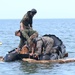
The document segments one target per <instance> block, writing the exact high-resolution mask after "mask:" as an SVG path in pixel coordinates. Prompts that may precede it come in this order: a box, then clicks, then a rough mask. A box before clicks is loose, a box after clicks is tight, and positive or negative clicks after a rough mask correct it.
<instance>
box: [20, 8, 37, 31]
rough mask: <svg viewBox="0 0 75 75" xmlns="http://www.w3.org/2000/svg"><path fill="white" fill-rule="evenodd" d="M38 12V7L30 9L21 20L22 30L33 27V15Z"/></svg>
mask: <svg viewBox="0 0 75 75" xmlns="http://www.w3.org/2000/svg"><path fill="white" fill-rule="evenodd" d="M36 13H37V11H36V9H32V10H31V11H28V12H27V13H26V14H25V15H24V16H23V18H22V20H21V21H20V30H24V29H30V28H32V22H33V20H32V19H33V17H34V15H35V14H36Z"/></svg>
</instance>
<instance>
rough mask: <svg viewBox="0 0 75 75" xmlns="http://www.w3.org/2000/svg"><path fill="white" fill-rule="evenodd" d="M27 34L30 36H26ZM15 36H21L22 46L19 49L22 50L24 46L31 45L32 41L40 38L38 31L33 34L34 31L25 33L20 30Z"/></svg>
mask: <svg viewBox="0 0 75 75" xmlns="http://www.w3.org/2000/svg"><path fill="white" fill-rule="evenodd" d="M25 33H27V34H29V35H26V34H25ZM15 36H19V37H20V44H19V46H18V48H20V49H21V48H22V47H23V46H24V45H29V43H30V42H31V39H33V38H36V37H38V33H37V32H36V31H34V32H32V31H25V32H24V31H23V33H22V32H21V31H20V30H18V31H16V32H15Z"/></svg>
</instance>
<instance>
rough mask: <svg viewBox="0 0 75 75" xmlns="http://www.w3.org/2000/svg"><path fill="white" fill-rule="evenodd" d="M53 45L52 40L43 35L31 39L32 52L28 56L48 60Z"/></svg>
mask: <svg viewBox="0 0 75 75" xmlns="http://www.w3.org/2000/svg"><path fill="white" fill-rule="evenodd" d="M53 45H54V40H53V39H52V38H50V37H47V36H43V37H40V38H36V39H33V40H32V44H31V46H32V49H31V50H32V53H31V54H30V56H34V59H36V58H38V59H40V60H42V59H43V60H49V59H50V54H51V53H52V51H51V49H52V47H53Z"/></svg>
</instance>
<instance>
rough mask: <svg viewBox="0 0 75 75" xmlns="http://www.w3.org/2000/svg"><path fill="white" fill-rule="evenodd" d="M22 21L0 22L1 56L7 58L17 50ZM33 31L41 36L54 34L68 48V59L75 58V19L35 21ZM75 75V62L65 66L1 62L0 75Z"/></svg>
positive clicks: (2, 20) (3, 20)
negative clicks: (10, 52) (18, 33)
mask: <svg viewBox="0 0 75 75" xmlns="http://www.w3.org/2000/svg"><path fill="white" fill-rule="evenodd" d="M19 27H20V20H18V19H8V20H6V19H1V20H0V41H1V42H2V45H0V56H5V54H7V52H8V51H10V50H12V49H13V48H16V47H17V46H18V44H19V40H20V39H19V37H17V36H15V35H14V33H15V31H16V30H19ZM33 29H34V30H36V31H38V33H39V36H42V35H44V34H54V35H56V36H58V37H59V38H60V39H61V40H62V41H63V43H64V44H65V46H66V51H67V52H68V53H69V56H68V58H75V19H35V20H33ZM14 74H16V75H75V62H72V63H64V64H59V63H56V64H33V63H27V62H23V61H15V62H0V75H14Z"/></svg>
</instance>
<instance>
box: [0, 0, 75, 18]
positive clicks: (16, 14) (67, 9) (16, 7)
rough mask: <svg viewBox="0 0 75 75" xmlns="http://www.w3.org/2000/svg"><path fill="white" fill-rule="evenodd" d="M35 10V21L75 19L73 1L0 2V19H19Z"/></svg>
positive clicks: (14, 0)
mask: <svg viewBox="0 0 75 75" xmlns="http://www.w3.org/2000/svg"><path fill="white" fill-rule="evenodd" d="M33 8H35V9H36V10H37V14H36V15H35V17H34V18H35V19H56V18H75V0H0V19H21V18H22V17H23V15H24V14H25V13H26V12H27V11H29V10H31V9H33Z"/></svg>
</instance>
